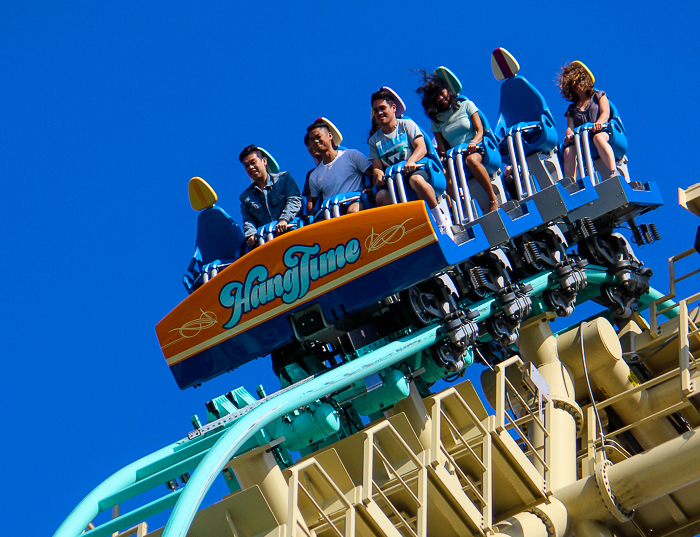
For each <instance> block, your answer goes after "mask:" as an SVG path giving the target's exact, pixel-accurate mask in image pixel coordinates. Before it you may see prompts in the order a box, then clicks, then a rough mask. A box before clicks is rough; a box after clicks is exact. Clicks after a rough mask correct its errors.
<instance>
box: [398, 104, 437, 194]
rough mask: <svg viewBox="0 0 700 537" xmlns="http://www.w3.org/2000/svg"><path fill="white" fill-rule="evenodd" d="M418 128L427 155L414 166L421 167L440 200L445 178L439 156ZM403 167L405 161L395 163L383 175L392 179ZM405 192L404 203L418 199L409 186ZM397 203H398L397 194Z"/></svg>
mask: <svg viewBox="0 0 700 537" xmlns="http://www.w3.org/2000/svg"><path fill="white" fill-rule="evenodd" d="M401 117H402V119H410V118H409V117H408V116H407V115H405V114H404V115H403V116H401ZM418 128H419V129H420V132H421V134H423V140H424V141H425V147H426V149H427V151H428V154H427V155H426V156H425V157H423V158H422V159H420V160H419V161H418V162H417V163H416V164H418V165H419V166H421V167H422V168H423V169H424V170H425V171H426V172H427V174H428V177H429V178H430V179H431V180H432V183H433V190H434V191H435V197H437V198H440V196H442V194H443V192H445V189H446V188H447V178H446V177H445V174H444V173H443V172H442V162H441V161H440V155H438V152H437V150H436V149H435V147H434V146H433V144H432V143H431V137H430V136H428V133H426V132H425V131H424V130H423V128H422V127H420V126H418ZM405 165H406V161H402V162H397V163H396V164H393V165H392V166H389V167H388V168H387V169H386V170H384V174H385V175H386V177H387V178H393V177H394V176H395V175H396V174H400V173H401V172H402V171H403V168H404V166H405ZM405 192H406V201H415V200H417V199H418V196H416V193H415V192H413V189H412V188H411V187H410V186H405ZM397 201H399V199H398V193H397Z"/></svg>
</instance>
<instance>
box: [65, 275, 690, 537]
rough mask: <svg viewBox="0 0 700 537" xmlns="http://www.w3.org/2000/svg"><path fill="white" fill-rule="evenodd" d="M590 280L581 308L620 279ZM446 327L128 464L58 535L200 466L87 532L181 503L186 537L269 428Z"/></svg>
mask: <svg viewBox="0 0 700 537" xmlns="http://www.w3.org/2000/svg"><path fill="white" fill-rule="evenodd" d="M586 275H587V278H588V283H589V285H588V287H587V288H586V289H585V290H584V291H583V292H582V293H581V294H580V295H579V299H580V300H579V302H583V301H586V300H589V299H590V298H593V297H595V296H598V294H599V289H598V288H599V287H600V285H602V284H604V283H613V277H612V276H611V275H610V274H609V273H608V272H607V270H606V269H605V268H604V267H597V266H589V267H588V268H587V269H586ZM550 276H551V271H546V272H543V273H540V274H537V275H535V276H531V277H529V278H526V279H525V280H523V283H528V284H531V285H532V286H533V289H532V291H531V292H530V294H531V295H533V296H537V295H540V294H541V293H543V292H544V291H545V290H546V289H548V288H550V287H552V286H553V285H554V282H552V281H550ZM662 296H663V295H662V294H661V293H659V292H658V291H656V290H655V289H652V290H651V291H650V292H649V293H648V294H647V295H645V296H643V297H642V298H641V299H640V301H639V302H640V309H644V308H646V307H648V305H649V303H650V302H652V301H653V300H657V299H659V298H661V297H662ZM674 305H675V303H674V302H673V301H670V300H669V301H666V302H664V303H663V304H661V305H659V309H661V308H665V307H667V306H674ZM467 306H468V307H469V308H471V309H472V310H474V311H478V313H479V316H478V321H482V320H484V319H486V318H487V317H489V316H491V315H492V314H493V313H494V312H495V311H496V309H497V299H496V298H495V297H488V298H486V299H484V300H482V301H480V302H477V303H475V304H469V305H467ZM664 315H665V317H666V318H669V319H671V318H674V317H676V316H677V315H678V308H672V309H670V310H669V311H667V312H666V313H665V314H664ZM440 328H441V324H434V325H431V326H428V327H426V328H424V329H422V330H419V331H416V332H414V333H412V334H410V335H407V336H404V337H403V338H401V339H399V340H397V341H395V342H393V343H390V344H388V345H386V346H385V347H382V348H381V349H378V350H376V351H373V352H371V353H368V354H367V355H365V356H363V357H361V358H357V359H355V360H353V361H351V362H349V363H347V364H344V365H342V366H340V367H337V368H335V369H332V370H330V371H326V372H324V373H323V374H322V375H319V376H317V377H314V378H312V379H311V380H308V381H304V382H302V383H300V384H299V385H297V386H295V387H291V388H290V389H288V390H286V391H283V392H280V393H279V394H273V396H271V397H270V399H269V400H267V401H265V402H264V403H262V404H260V405H259V406H257V407H255V408H253V409H252V410H251V411H250V412H249V413H247V414H245V415H244V416H243V417H241V418H240V419H239V420H237V421H235V422H232V423H231V424H227V425H225V426H224V427H223V428H222V429H219V430H216V431H213V432H211V433H209V434H208V435H206V436H204V437H201V438H198V439H196V440H192V441H186V440H181V441H179V442H175V443H174V444H171V445H169V446H167V447H164V448H162V449H160V450H158V451H156V452H155V453H152V454H150V455H147V456H146V457H143V458H141V459H139V460H138V461H136V462H133V463H132V464H129V465H128V466H125V467H124V468H122V469H121V470H119V471H118V472H116V473H115V474H114V475H112V476H111V477H109V478H107V479H106V480H105V481H104V482H102V483H101V484H100V485H98V486H97V487H96V488H95V489H94V490H93V491H92V492H90V494H88V495H87V496H86V497H85V498H84V499H83V501H81V502H80V503H79V504H78V506H77V507H76V508H75V509H73V511H72V512H71V513H70V515H68V517H67V518H66V519H65V521H64V522H63V523H62V524H61V526H60V527H59V528H58V530H57V531H56V533H55V534H54V537H77V536H78V535H80V533H81V532H82V531H83V530H84V529H85V527H86V526H87V525H88V524H89V523H90V522H91V521H92V520H93V519H94V518H95V517H96V516H97V515H98V514H99V513H100V512H102V511H105V510H106V509H109V508H110V507H113V506H114V505H117V504H119V503H122V502H124V501H126V500H128V499H131V498H134V497H135V496H137V495H139V494H141V493H142V492H145V491H146V490H149V489H152V488H154V487H156V486H158V485H160V484H162V483H165V482H167V481H168V480H170V479H174V478H175V477H177V476H178V475H181V474H183V473H184V472H185V471H188V470H189V469H192V468H196V469H195V471H194V473H193V474H192V476H191V478H190V480H189V482H188V483H187V485H186V486H185V487H184V488H183V489H181V490H178V491H177V492H173V493H171V494H168V495H166V496H163V497H162V498H160V499H158V500H155V501H153V502H151V503H149V504H147V505H144V506H142V507H140V508H137V509H135V510H133V511H130V512H128V513H125V514H124V515H122V516H120V517H118V518H116V519H114V520H111V521H109V522H106V523H104V524H102V525H101V526H98V527H96V528H94V529H93V530H90V531H86V532H85V533H84V534H83V535H84V536H85V537H106V536H108V535H110V534H111V533H113V532H115V531H119V530H123V529H125V528H128V527H130V526H132V525H134V524H135V523H138V522H139V521H141V520H145V519H147V518H148V517H150V516H152V515H153V514H156V513H158V512H161V511H163V510H165V509H167V508H169V507H171V506H173V505H174V509H173V512H172V513H171V516H170V518H169V520H168V523H167V525H166V527H165V530H164V532H163V537H184V536H185V535H186V534H187V531H188V529H189V527H190V524H191V523H192V520H193V519H194V516H195V514H196V512H197V510H198V509H199V506H200V505H201V503H202V500H203V499H204V496H205V495H206V493H207V492H208V490H209V488H210V487H211V485H212V483H213V482H214V479H215V478H216V477H217V475H218V474H219V472H220V471H221V470H222V468H223V467H224V465H225V464H226V463H227V462H228V461H229V460H230V459H231V458H232V457H233V456H234V455H236V454H237V452H238V450H239V449H240V448H241V447H242V446H243V445H244V444H245V443H246V442H247V441H248V440H249V439H250V438H251V437H252V436H253V435H255V433H257V432H258V431H259V430H260V429H261V428H263V427H265V426H267V425H269V424H270V423H272V422H273V421H274V420H276V419H278V418H281V417H283V416H284V415H286V414H288V413H290V412H292V411H293V410H296V409H298V408H300V407H302V406H304V405H307V404H310V403H312V402H314V401H316V400H318V399H320V398H321V397H324V396H326V395H328V394H330V393H333V392H335V391H338V390H341V389H343V388H345V387H347V386H349V385H351V384H353V383H354V382H357V381H359V380H362V379H363V378H365V377H367V376H368V375H371V374H373V373H376V372H378V371H380V370H382V369H385V368H387V367H389V366H391V365H393V364H395V363H397V362H400V361H401V360H403V359H405V358H407V357H409V356H411V355H413V354H416V353H418V352H420V351H422V350H423V349H425V348H427V347H430V346H431V345H433V344H435V343H436V342H437V341H438V339H439V330H440ZM567 329H568V328H567Z"/></svg>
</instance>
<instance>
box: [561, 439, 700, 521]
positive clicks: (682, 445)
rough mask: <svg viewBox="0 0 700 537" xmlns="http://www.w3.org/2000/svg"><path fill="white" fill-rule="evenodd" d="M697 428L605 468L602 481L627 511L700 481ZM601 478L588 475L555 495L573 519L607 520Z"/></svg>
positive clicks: (611, 516)
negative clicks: (600, 485) (602, 498)
mask: <svg viewBox="0 0 700 537" xmlns="http://www.w3.org/2000/svg"><path fill="white" fill-rule="evenodd" d="M698 461H700V431H699V430H697V429H696V430H693V431H690V432H688V433H686V434H684V435H682V436H679V437H677V438H675V439H674V440H670V441H668V442H666V443H664V444H661V445H660V446H657V447H655V448H652V449H650V450H648V451H645V452H644V453H640V454H638V455H635V456H633V457H630V458H629V459H627V460H624V461H622V462H619V463H617V464H613V465H609V466H608V468H607V470H606V471H605V472H604V477H605V479H604V481H603V482H604V483H607V486H608V487H609V489H610V492H611V493H612V495H613V496H614V498H615V500H616V501H617V503H618V504H619V505H620V506H621V507H622V508H624V509H625V510H627V511H631V510H632V509H638V508H640V507H643V506H646V505H648V504H650V503H651V502H654V501H656V500H659V499H661V498H662V497H664V496H668V495H669V494H672V493H673V492H676V491H679V490H681V489H683V488H685V487H688V486H691V485H693V484H695V483H698V482H700V463H698ZM599 484H600V480H598V479H597V478H596V476H589V477H587V478H584V479H581V480H579V481H577V482H576V483H573V484H571V485H569V486H567V487H565V488H563V489H561V490H559V491H557V493H556V496H557V498H558V499H560V500H561V501H562V502H563V504H564V505H565V506H566V508H567V510H568V512H569V516H570V517H571V518H572V519H573V520H575V521H581V520H601V521H605V520H610V519H611V518H613V516H614V515H613V513H611V512H610V511H609V509H608V508H607V507H606V504H605V503H604V502H601V497H602V495H603V494H604V493H605V491H601V490H600V488H599Z"/></svg>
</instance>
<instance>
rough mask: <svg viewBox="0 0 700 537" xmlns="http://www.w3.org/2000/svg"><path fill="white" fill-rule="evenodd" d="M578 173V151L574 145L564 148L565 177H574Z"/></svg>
mask: <svg viewBox="0 0 700 537" xmlns="http://www.w3.org/2000/svg"><path fill="white" fill-rule="evenodd" d="M575 174H576V151H575V150H574V146H573V145H569V146H566V147H565V148H564V177H573V176H574V175H575Z"/></svg>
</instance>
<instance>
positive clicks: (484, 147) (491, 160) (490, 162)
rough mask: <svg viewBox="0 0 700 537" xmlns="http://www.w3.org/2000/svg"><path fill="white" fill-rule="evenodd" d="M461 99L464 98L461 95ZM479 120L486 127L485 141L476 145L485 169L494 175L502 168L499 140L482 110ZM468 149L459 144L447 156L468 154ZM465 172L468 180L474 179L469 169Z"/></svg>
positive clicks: (466, 145) (466, 146)
mask: <svg viewBox="0 0 700 537" xmlns="http://www.w3.org/2000/svg"><path fill="white" fill-rule="evenodd" d="M460 97H462V96H461V95H460ZM462 98H463V97H462ZM479 119H481V124H482V125H483V126H484V139H483V140H482V141H481V142H479V143H478V144H476V149H477V151H479V152H480V153H481V155H482V159H483V160H482V164H483V165H484V168H486V171H487V172H488V174H489V175H492V174H494V173H496V172H497V171H498V170H499V169H500V167H501V153H500V152H499V149H498V139H497V138H496V135H495V134H494V133H493V131H492V130H491V125H490V124H489V120H488V119H486V116H485V115H484V113H483V112H482V111H481V110H479ZM468 147H469V144H459V145H457V146H455V147H452V148H450V149H449V150H448V152H447V156H448V157H449V156H453V155H454V154H455V153H466V152H467V148H468ZM464 172H465V174H466V177H467V179H469V178H470V177H472V173H471V170H470V169H469V168H465V169H464Z"/></svg>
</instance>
